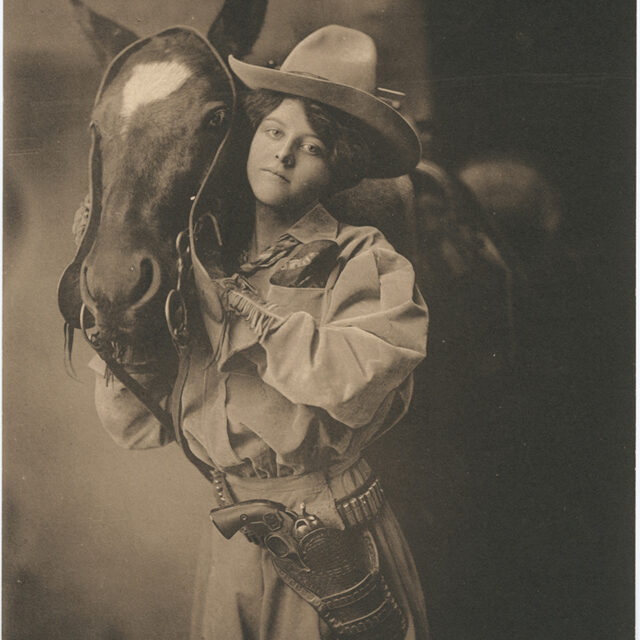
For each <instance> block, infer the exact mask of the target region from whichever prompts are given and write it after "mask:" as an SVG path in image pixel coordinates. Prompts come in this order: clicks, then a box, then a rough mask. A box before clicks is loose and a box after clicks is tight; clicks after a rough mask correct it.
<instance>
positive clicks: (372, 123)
mask: <svg viewBox="0 0 640 640" xmlns="http://www.w3.org/2000/svg"><path fill="white" fill-rule="evenodd" d="M376 62H377V54H376V46H375V43H374V42H373V40H372V39H371V38H370V37H369V36H368V35H367V34H365V33H362V31H356V30H355V29H348V28H347V27H342V26H338V25H329V26H327V27H322V28H321V29H318V30H317V31H314V32H313V33H311V34H310V35H308V36H307V37H306V38H305V39H304V40H302V41H301V42H300V43H299V44H298V45H297V46H295V47H294V48H293V50H292V51H291V53H290V54H289V55H288V56H287V58H286V59H285V60H284V62H283V63H282V66H281V67H280V68H279V69H270V68H268V67H261V66H258V65H254V64H249V63H247V62H241V61H240V60H237V59H236V58H234V57H233V56H229V65H230V66H231V69H232V70H233V72H234V73H235V74H236V75H237V76H238V78H240V80H242V82H244V84H246V85H247V86H248V87H249V88H250V89H268V90H271V91H278V92H281V93H287V94H291V95H294V96H300V97H303V98H309V99H311V100H315V101H317V102H322V103H323V104H327V105H329V106H331V107H335V108H337V109H340V110H341V111H344V112H345V113H348V114H349V115H351V116H354V117H355V118H357V119H359V120H360V121H362V122H364V123H365V124H366V125H368V126H369V127H370V129H372V130H373V132H375V134H377V139H376V140H375V141H374V143H373V144H372V145H371V152H372V155H373V157H372V158H371V160H372V164H371V169H370V171H369V177H371V178H391V177H395V176H399V175H403V174H405V173H407V172H409V171H411V170H412V169H414V168H415V166H416V164H417V163H418V161H419V160H420V155H421V149H420V141H419V139H418V136H417V135H416V133H415V131H414V130H413V127H412V126H411V125H410V124H409V122H407V120H405V119H404V118H403V117H402V116H401V115H400V113H398V112H397V111H396V110H395V109H394V108H393V107H392V106H390V105H389V104H387V102H385V101H384V100H382V99H380V98H378V97H376V96H375V95H374V91H375V90H376Z"/></svg>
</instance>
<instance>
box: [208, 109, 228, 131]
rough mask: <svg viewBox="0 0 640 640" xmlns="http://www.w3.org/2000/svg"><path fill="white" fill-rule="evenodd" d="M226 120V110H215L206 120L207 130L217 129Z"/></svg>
mask: <svg viewBox="0 0 640 640" xmlns="http://www.w3.org/2000/svg"><path fill="white" fill-rule="evenodd" d="M226 119H227V111H226V109H216V110H215V111H213V112H212V113H210V114H209V116H208V120H207V127H208V128H209V129H219V128H220V127H221V126H222V125H223V124H224V123H225V121H226Z"/></svg>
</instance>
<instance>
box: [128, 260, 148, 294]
mask: <svg viewBox="0 0 640 640" xmlns="http://www.w3.org/2000/svg"><path fill="white" fill-rule="evenodd" d="M129 270H130V271H135V267H134V266H131V267H129ZM139 274H140V277H139V278H138V282H137V283H136V284H135V286H134V287H133V289H132V290H131V302H137V301H138V300H139V299H140V298H142V297H143V296H144V295H145V293H147V291H148V290H149V287H150V286H151V282H152V281H153V265H152V263H151V260H149V258H143V259H142V260H141V261H140V268H139Z"/></svg>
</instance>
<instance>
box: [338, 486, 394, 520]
mask: <svg viewBox="0 0 640 640" xmlns="http://www.w3.org/2000/svg"><path fill="white" fill-rule="evenodd" d="M383 503H384V493H383V491H382V486H381V485H380V481H379V480H378V479H377V478H376V477H375V476H372V477H371V478H370V479H369V480H368V481H367V482H366V483H365V484H364V485H363V486H362V487H360V488H359V489H357V490H356V491H355V492H354V493H352V494H349V495H348V496H345V497H344V498H340V499H339V500H336V510H337V511H338V513H339V514H340V517H341V518H342V521H343V522H344V524H345V526H346V527H355V526H358V525H360V524H365V523H367V522H370V521H371V520H373V519H374V518H375V517H376V516H377V515H378V513H379V512H380V510H381V509H382V505H383Z"/></svg>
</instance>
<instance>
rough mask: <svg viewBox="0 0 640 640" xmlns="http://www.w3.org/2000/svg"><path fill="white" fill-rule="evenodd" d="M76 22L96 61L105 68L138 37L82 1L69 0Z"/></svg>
mask: <svg viewBox="0 0 640 640" xmlns="http://www.w3.org/2000/svg"><path fill="white" fill-rule="evenodd" d="M71 4H72V5H73V11H74V14H75V18H76V21H77V22H78V24H79V25H80V28H81V29H82V31H83V33H84V35H85V36H86V37H87V39H88V40H89V42H90V44H91V46H92V47H93V50H94V51H95V53H96V55H97V57H98V60H99V61H100V63H101V64H102V65H104V66H106V65H107V64H108V63H109V62H110V61H111V60H112V58H114V57H115V56H116V55H117V54H118V53H120V51H122V50H123V49H124V48H125V47H127V46H128V45H130V44H131V43H132V42H135V41H136V40H138V36H137V35H136V34H135V33H134V32H133V31H129V29H125V28H124V27H123V26H121V25H119V24H118V23H116V22H114V21H113V20H110V19H109V18H106V17H105V16H101V15H100V14H99V13H96V12H95V11H93V10H92V9H89V8H88V7H87V6H86V5H85V4H84V3H83V2H82V0H71Z"/></svg>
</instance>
